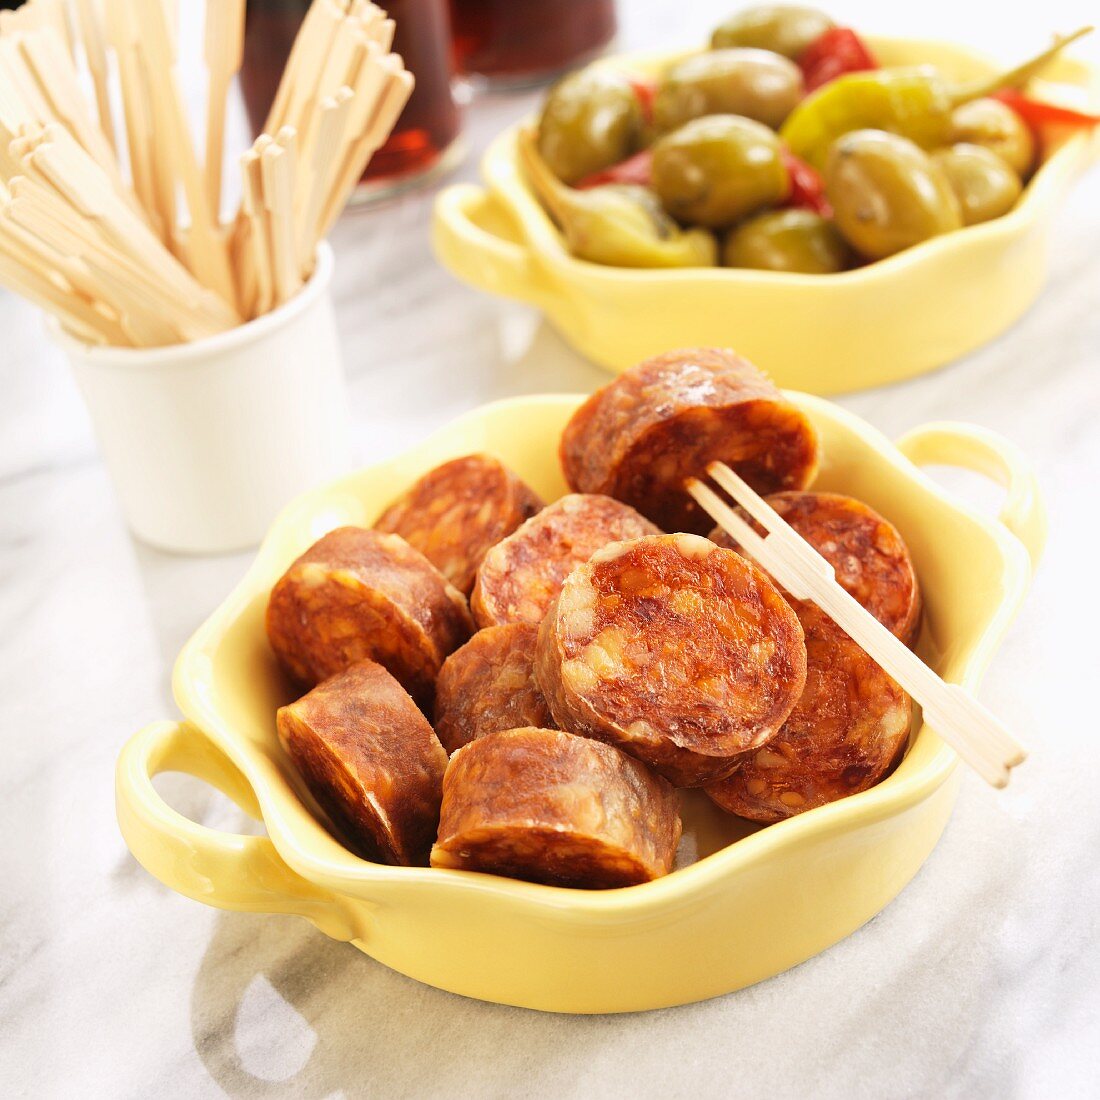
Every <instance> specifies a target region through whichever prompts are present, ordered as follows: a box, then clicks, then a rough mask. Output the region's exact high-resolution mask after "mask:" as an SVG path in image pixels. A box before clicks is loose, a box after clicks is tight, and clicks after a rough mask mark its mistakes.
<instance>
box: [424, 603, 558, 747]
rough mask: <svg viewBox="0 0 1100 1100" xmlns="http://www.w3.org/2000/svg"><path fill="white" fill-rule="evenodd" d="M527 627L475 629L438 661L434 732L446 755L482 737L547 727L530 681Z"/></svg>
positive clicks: (531, 629) (531, 636)
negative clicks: (467, 639) (444, 657)
mask: <svg viewBox="0 0 1100 1100" xmlns="http://www.w3.org/2000/svg"><path fill="white" fill-rule="evenodd" d="M538 634H539V629H538V627H537V626H535V625H534V624H533V623H505V624H504V625H502V626H491V627H489V628H488V629H486V630H479V631H478V632H477V633H476V634H475V635H474V636H473V637H472V638H471V639H470V640H469V641H468V642H467V643H466V644H465V645H464V646H462V647H460V648H459V649H456V650H455V651H454V653H452V654H451V655H450V656H449V657H448V658H447V659H446V660H445V661H444V662H443V667H442V668H441V669H440V671H439V679H438V680H437V681H436V685H435V732H436V734H437V735H438V737H439V740H440V741H441V742H442V743H443V747H444V748H445V749H446V750H447V751H448V752H450V753H453V752H455V751H456V750H457V749H460V748H462V746H463V745H465V744H467V743H468V742H470V741H473V740H474V739H475V738H478V737H483V736H484V735H485V734H487V733H497V732H499V731H500V730H510V729H518V728H519V727H521V726H541V727H543V728H553V725H554V719H553V718H552V717H551V716H550V708H549V707H547V705H546V700H545V699H544V698H543V695H542V691H541V690H540V689H539V686H538V683H537V682H536V680H535V670H534V664H535V643H536V641H537V640H538Z"/></svg>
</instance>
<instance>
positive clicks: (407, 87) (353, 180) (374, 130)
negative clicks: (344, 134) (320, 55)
mask: <svg viewBox="0 0 1100 1100" xmlns="http://www.w3.org/2000/svg"><path fill="white" fill-rule="evenodd" d="M391 63H393V64H395V65H400V64H401V59H400V58H398V57H396V56H395V55H394V54H389V55H387V57H385V58H383V64H384V65H385V66H386V67H387V68H390V72H389V79H388V81H387V83H386V87H385V91H384V93H383V95H382V98H381V102H380V103H379V105H378V110H377V112H376V113H375V116H374V118H373V119H372V120H371V122H370V124H369V126H368V127H367V130H366V132H365V133H364V134H363V135H362V137H360V138H359V139H358V140H357V141H355V142H354V143H353V144H352V146H351V148H350V149H349V150H348V152H347V153H346V155H345V157H344V164H343V167H342V168H341V170H340V173H339V175H338V176H337V178H336V183H335V185H334V186H333V188H332V192H331V194H330V196H329V199H328V203H327V204H326V206H325V209H324V213H323V214H322V216H321V223H320V226H319V227H318V231H317V235H316V240H321V239H322V238H324V237H326V236H328V233H329V230H330V229H331V228H332V226H333V225H334V224H335V222H336V219H337V218H338V217H339V216H340V211H341V210H343V208H344V206H345V205H346V204H347V201H348V197H349V196H350V195H351V192H352V191H353V190H354V188H355V185H356V184H357V183H358V182H359V179H360V177H361V176H362V175H363V169H364V168H365V167H366V166H367V163H368V161H369V160H370V158H371V157H372V156H373V155H374V153H375V152H376V151H377V150H378V149H379V148H380V147H381V146H382V144H383V143H384V142H385V140H386V138H387V137H388V136H389V134H390V132H391V131H392V130H393V127H394V124H395V123H396V122H397V119H398V116H399V115H400V114H401V112H402V111H403V110H404V109H405V104H406V103H407V102H408V101H409V96H410V95H411V94H412V89H413V77H412V73H410V72H407V71H406V70H405V69H396V68H391ZM349 129H352V127H351V126H350V125H349ZM352 132H354V130H353V131H352Z"/></svg>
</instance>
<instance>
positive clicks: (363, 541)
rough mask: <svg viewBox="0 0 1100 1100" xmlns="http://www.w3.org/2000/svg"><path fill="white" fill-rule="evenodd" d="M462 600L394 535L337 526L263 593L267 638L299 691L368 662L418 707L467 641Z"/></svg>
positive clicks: (469, 624) (467, 618)
mask: <svg viewBox="0 0 1100 1100" xmlns="http://www.w3.org/2000/svg"><path fill="white" fill-rule="evenodd" d="M472 630H473V623H472V621H471V619H470V613H469V610H468V608H467V606H466V599H465V597H464V596H463V595H462V593H461V592H459V591H458V590H457V589H456V588H454V587H453V586H452V585H450V584H448V583H447V581H446V580H445V579H444V577H443V576H442V575H441V574H440V573H439V571H438V570H437V569H436V568H435V566H433V565H432V563H431V562H430V561H428V559H427V558H425V557H424V556H423V554H421V553H419V552H418V551H416V550H414V549H413V548H412V547H411V546H409V544H408V543H407V542H405V540H404V539H403V538H401V537H400V536H398V535H388V534H382V533H380V532H378V531H368V530H365V529H364V528H361V527H340V528H338V529H337V530H335V531H330V532H329V533H328V534H327V535H325V536H324V538H322V539H320V540H319V541H318V542H316V543H314V544H313V546H311V547H310V548H309V549H308V550H307V551H306V552H305V553H304V554H303V555H302V556H301V557H300V558H298V560H297V561H295V562H294V563H293V565H291V567H290V568H289V569H288V570H287V571H286V573H285V574H283V576H282V577H281V578H280V580H279V581H278V583H276V585H275V587H274V588H273V589H272V591H271V598H270V600H269V601H268V605H267V635H268V638H269V639H270V641H271V647H272V649H274V650H275V654H276V656H278V658H279V660H280V661H281V662H282V663H283V664H284V665H285V666H286V668H287V669H288V670H289V671H290V672H291V673H292V674H293V675H294V677H295V678H296V679H298V680H300V681H301V682H302V683H303V684H306V685H313V684H317V683H320V682H321V681H322V680H324V679H326V678H327V677H329V676H333V675H335V674H336V673H338V672H342V671H343V670H344V669H346V668H347V667H348V666H350V665H353V664H355V663H356V662H357V661H361V660H364V659H365V658H370V659H372V660H375V661H377V662H378V663H379V664H381V665H383V666H384V667H385V668H387V669H388V670H389V671H390V672H391V673H392V674H393V676H394V677H395V678H396V679H397V680H398V682H399V683H400V684H401V685H402V687H404V688H405V690H406V691H408V692H409V694H410V695H411V696H412V697H413V698H414V699H415V700H416V701H417V703H418V704H420V705H421V706H422V707H429V708H430V706H431V700H432V690H433V685H434V683H435V677H436V675H437V674H438V672H439V667H440V665H442V663H443V659H444V658H445V657H446V656H447V654H448V653H450V652H451V651H452V650H454V649H456V648H457V647H458V646H460V645H461V644H462V643H463V642H464V641H465V640H466V639H467V638H468V637H469V636H470V634H471V632H472Z"/></svg>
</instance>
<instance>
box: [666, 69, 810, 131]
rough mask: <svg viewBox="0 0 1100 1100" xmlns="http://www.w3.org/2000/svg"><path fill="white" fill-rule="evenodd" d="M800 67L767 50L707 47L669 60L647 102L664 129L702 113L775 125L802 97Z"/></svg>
mask: <svg viewBox="0 0 1100 1100" xmlns="http://www.w3.org/2000/svg"><path fill="white" fill-rule="evenodd" d="M802 92H803V87H802V70H801V69H799V67H798V66H797V65H796V64H795V63H794V62H793V61H788V60H787V58H785V57H780V56H779V54H777V53H769V52H768V51H767V50H748V49H746V50H712V51H711V52H710V53H699V54H695V55H694V56H693V57H688V58H685V60H683V61H681V62H679V63H678V64H676V65H673V66H672V68H671V69H669V71H668V73H666V75H665V78H664V80H662V81H661V86H660V87H659V88H658V90H657V96H656V98H655V99H654V101H653V121H654V124H655V125H656V127H657V130H658V131H659V132H661V133H665V132H667V131H668V130H674V129H675V128H676V127H677V126H682V125H683V124H684V123H685V122H689V121H690V120H691V119H693V118H701V117H702V116H703V115H743V116H744V117H745V118H754V119H756V121H757V122H763V123H764V125H765V126H770V127H771V128H772V129H773V130H778V129H779V127H780V126H781V125H782V124H783V120H784V119H785V118H786V117H787V115H789V114H790V113H791V111H793V110H794V108H795V107H796V106H797V104H798V102H799V100H800V99H801V98H802Z"/></svg>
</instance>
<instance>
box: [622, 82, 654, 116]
mask: <svg viewBox="0 0 1100 1100" xmlns="http://www.w3.org/2000/svg"><path fill="white" fill-rule="evenodd" d="M624 75H625V76H626V79H627V80H628V81H629V82H630V86H631V87H632V88H633V89H634V94H635V95H636V96H637V97H638V104H639V106H640V107H641V108H642V117H643V118H644V119H645V121H646V125H647V126H648V125H649V123H651V122H652V121H653V97H654V96H656V94H657V81H656V80H651V79H650V78H649V77H647V76H639V75H638V74H637V73H626V74H624Z"/></svg>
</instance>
